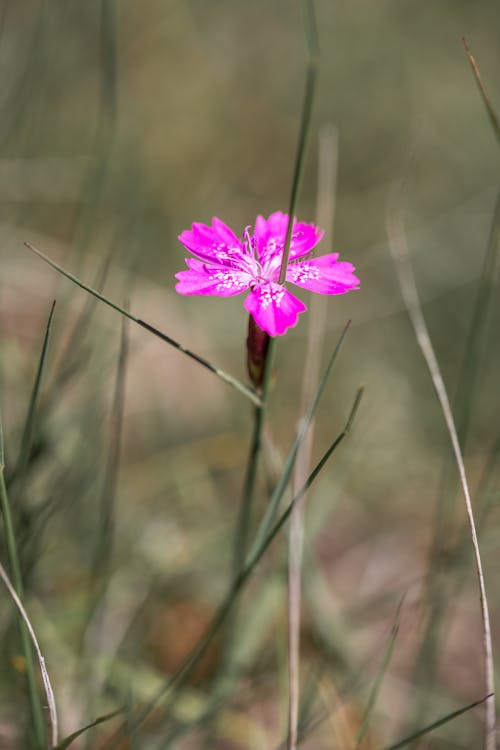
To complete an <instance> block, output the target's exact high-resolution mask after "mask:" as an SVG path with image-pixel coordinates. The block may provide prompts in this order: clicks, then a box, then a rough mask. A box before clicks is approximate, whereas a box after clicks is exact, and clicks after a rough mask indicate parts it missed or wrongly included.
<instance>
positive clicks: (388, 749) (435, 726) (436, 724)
mask: <svg viewBox="0 0 500 750" xmlns="http://www.w3.org/2000/svg"><path fill="white" fill-rule="evenodd" d="M492 697H493V695H486V696H485V697H484V698H481V699H480V700H478V701H474V702H473V703H469V704H468V705H467V706H463V707H462V708H459V709H457V711H452V712H451V713H450V714H446V716H442V717H441V718H440V719H437V721H433V722H432V724H428V725H427V726H426V727H424V728H423V729H420V730H419V731H418V732H414V733H413V734H410V735H409V736H408V737H405V738H404V739H403V740H399V742H396V743H395V744H394V745H389V746H388V747H386V748H384V750H400V748H401V747H406V746H407V745H409V744H410V743H412V742H414V741H415V740H418V739H420V737H424V736H425V735H426V734H429V732H433V731H434V730H435V729H439V727H442V726H443V724H447V723H448V722H449V721H453V719H456V718H457V717H458V716H461V715H462V714H465V713H466V712H467V711H471V710H472V709H473V708H476V706H480V705H481V703H484V702H485V701H488V700H490V699H491V698H492Z"/></svg>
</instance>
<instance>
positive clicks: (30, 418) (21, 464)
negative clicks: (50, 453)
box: [14, 300, 56, 477]
mask: <svg viewBox="0 0 500 750" xmlns="http://www.w3.org/2000/svg"><path fill="white" fill-rule="evenodd" d="M55 306H56V301H55V300H54V301H53V303H52V306H51V308H50V313H49V318H48V320H47V325H46V327H45V334H44V338H43V344H42V351H41V354H40V359H39V362H38V368H37V372H36V376H35V382H34V384H33V390H32V392H31V398H30V402H29V406H28V413H27V415H26V420H25V423H24V428H23V433H22V438H21V447H20V451H19V458H18V461H17V464H16V467H15V469H14V476H16V477H19V476H21V475H22V474H23V473H24V470H25V469H26V466H27V464H28V461H29V458H30V453H31V447H32V441H33V428H34V424H35V418H36V411H37V407H38V402H39V399H40V388H41V384H42V377H43V374H44V371H45V365H46V362H47V353H48V350H49V343H50V334H51V330H52V320H53V317H54V310H55Z"/></svg>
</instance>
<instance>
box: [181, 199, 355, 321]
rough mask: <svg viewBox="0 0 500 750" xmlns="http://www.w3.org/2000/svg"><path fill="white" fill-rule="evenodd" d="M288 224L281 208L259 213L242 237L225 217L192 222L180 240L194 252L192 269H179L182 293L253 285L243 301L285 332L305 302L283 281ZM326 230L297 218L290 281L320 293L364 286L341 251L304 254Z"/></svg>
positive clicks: (226, 292) (230, 291)
mask: <svg viewBox="0 0 500 750" xmlns="http://www.w3.org/2000/svg"><path fill="white" fill-rule="evenodd" d="M287 227H288V215H287V214H283V213H281V211H277V212H276V213H273V214H271V215H270V216H269V218H268V219H264V217H262V216H257V219H256V221H255V226H254V228H253V232H250V230H251V227H247V228H246V229H245V231H244V233H243V238H242V239H241V240H240V239H238V237H237V236H236V235H235V234H234V232H233V231H232V230H231V229H230V228H229V227H228V226H227V225H226V224H224V223H223V222H222V221H221V220H220V219H217V218H215V217H214V218H213V219H212V226H207V225H206V224H197V223H196V224H193V228H192V229H191V230H187V231H185V232H182V234H181V235H179V240H180V241H181V242H182V244H183V245H184V247H185V248H186V249H187V250H189V252H190V253H192V254H193V255H194V256H195V257H194V258H186V264H187V266H188V269H189V270H188V271H180V273H178V274H176V278H177V279H178V282H177V284H176V287H175V288H176V290H177V291H178V292H179V293H180V294H209V295H216V296H220V297H230V296H232V295H234V294H240V293H241V292H244V291H246V290H250V293H249V295H248V296H247V298H246V300H245V302H244V306H245V308H246V310H248V312H249V313H250V315H251V316H252V317H253V318H254V320H255V322H256V323H257V325H258V326H260V328H262V329H263V330H264V331H266V333H268V334H269V335H270V336H281V335H282V334H283V333H285V331H287V330H288V329H289V328H291V327H292V326H294V325H296V323H297V320H298V317H299V313H301V312H304V311H305V310H307V307H306V305H305V304H304V303H303V302H302V301H301V300H299V299H297V297H295V296H294V295H293V294H291V292H289V291H288V290H287V289H285V287H284V286H282V285H281V284H279V283H278V281H279V276H280V269H281V261H282V258H283V250H284V246H285V238H286V232H287ZM322 236H323V232H322V231H321V230H320V229H318V228H317V227H315V226H314V224H305V223H304V222H300V221H299V222H298V221H297V220H296V219H294V222H293V230H292V239H291V243H290V257H289V265H288V269H287V272H286V281H289V282H291V283H292V284H296V285H297V286H301V287H303V288H304V289H309V290H310V291H312V292H319V294H345V293H346V292H350V291H351V290H352V289H359V279H358V278H357V277H356V276H355V275H354V273H353V271H354V270H355V268H354V266H353V265H352V264H351V263H346V262H339V261H338V257H339V256H338V253H329V254H328V255H321V256H319V257H318V258H311V257H310V258H308V259H307V260H299V259H300V258H304V257H305V256H307V255H309V253H310V252H311V250H312V249H313V248H314V247H315V246H316V245H317V244H318V242H319V241H320V239H321V238H322Z"/></svg>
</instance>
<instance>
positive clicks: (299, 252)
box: [254, 211, 324, 264]
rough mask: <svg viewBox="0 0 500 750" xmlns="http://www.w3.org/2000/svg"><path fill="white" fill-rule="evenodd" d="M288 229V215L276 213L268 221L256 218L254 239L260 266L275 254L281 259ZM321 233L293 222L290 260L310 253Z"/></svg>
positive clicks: (295, 221)
mask: <svg viewBox="0 0 500 750" xmlns="http://www.w3.org/2000/svg"><path fill="white" fill-rule="evenodd" d="M287 229H288V214H284V213H282V212H281V211H277V212H276V213H274V214H271V215H270V216H269V218H268V219H264V217H263V216H257V219H256V221H255V227H254V238H255V244H256V247H257V251H258V254H259V259H260V261H261V263H262V264H266V263H268V262H269V261H270V260H272V258H273V257H274V256H276V255H277V254H278V255H279V256H280V257H281V254H282V253H283V249H284V246H285V239H286V233H287ZM323 234H324V233H323V231H322V230H321V229H318V228H317V227H315V226H314V224H306V223H305V222H303V221H297V220H296V219H295V220H294V223H293V232H292V239H291V242H290V260H294V259H295V258H301V257H302V256H303V255H306V254H307V253H308V252H310V251H311V250H312V249H313V247H315V246H316V245H317V244H318V242H319V241H320V239H321V238H322V237H323Z"/></svg>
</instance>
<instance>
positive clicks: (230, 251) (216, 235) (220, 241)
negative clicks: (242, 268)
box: [179, 216, 247, 268]
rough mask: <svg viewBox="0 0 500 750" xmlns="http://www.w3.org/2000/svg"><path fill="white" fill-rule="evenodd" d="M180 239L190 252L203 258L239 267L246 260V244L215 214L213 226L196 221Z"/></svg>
mask: <svg viewBox="0 0 500 750" xmlns="http://www.w3.org/2000/svg"><path fill="white" fill-rule="evenodd" d="M179 240H180V241H181V242H182V244H183V245H184V247H185V248H186V249H187V250H189V252H190V253H193V255H196V257H197V258H201V260H204V261H207V262H211V263H219V264H222V265H225V266H230V267H231V268H237V267H238V265H239V261H242V260H246V258H247V253H246V250H245V247H244V245H243V244H242V243H241V242H240V241H239V239H238V238H237V237H236V235H235V234H234V232H233V231H232V229H230V228H229V227H228V226H227V225H226V224H224V222H223V221H221V220H220V219H218V218H217V217H215V216H214V218H213V219H212V226H211V227H209V226H207V225H206V224H199V223H194V224H193V227H192V229H190V230H189V229H188V230H186V231H184V232H182V233H181V234H180V235H179Z"/></svg>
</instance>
